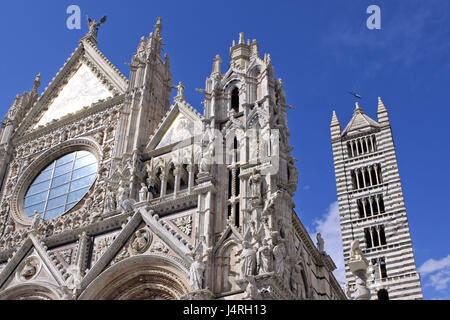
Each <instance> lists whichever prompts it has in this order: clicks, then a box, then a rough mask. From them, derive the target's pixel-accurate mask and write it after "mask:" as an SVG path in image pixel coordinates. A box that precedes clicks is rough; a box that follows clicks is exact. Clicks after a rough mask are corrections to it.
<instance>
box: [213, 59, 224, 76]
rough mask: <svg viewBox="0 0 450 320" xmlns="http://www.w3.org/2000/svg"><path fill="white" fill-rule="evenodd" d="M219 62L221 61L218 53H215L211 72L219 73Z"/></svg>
mask: <svg viewBox="0 0 450 320" xmlns="http://www.w3.org/2000/svg"><path fill="white" fill-rule="evenodd" d="M221 62H222V59H221V58H220V55H218V54H217V55H216V57H215V58H214V63H213V70H212V74H220V64H221Z"/></svg>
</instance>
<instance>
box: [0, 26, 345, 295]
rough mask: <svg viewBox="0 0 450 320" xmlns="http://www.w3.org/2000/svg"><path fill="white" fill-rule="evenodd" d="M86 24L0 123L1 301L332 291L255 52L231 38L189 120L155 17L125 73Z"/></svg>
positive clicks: (262, 60)
mask: <svg viewBox="0 0 450 320" xmlns="http://www.w3.org/2000/svg"><path fill="white" fill-rule="evenodd" d="M103 22H104V20H103V19H102V21H101V23H103ZM101 23H97V22H96V21H92V20H89V27H90V31H89V33H88V34H87V35H86V36H85V37H84V38H83V39H81V40H80V42H79V45H78V47H77V48H76V49H75V51H74V52H73V54H72V55H71V57H70V58H69V59H68V60H67V61H66V63H65V64H64V66H63V67H62V68H61V70H60V71H59V72H58V74H57V75H56V76H55V78H54V79H53V80H52V81H51V83H50V84H49V85H48V87H47V88H46V89H45V90H44V91H43V93H42V94H41V95H40V96H38V88H39V86H40V76H37V77H36V80H35V82H34V85H33V88H32V90H31V91H30V92H25V93H24V94H22V95H18V96H17V97H16V99H15V100H14V103H13V105H12V106H11V108H10V109H9V111H8V113H7V115H6V117H5V120H4V128H3V129H2V131H1V136H0V138H1V140H0V148H1V149H2V153H1V154H0V178H1V179H2V184H1V195H0V197H1V199H0V200H1V203H0V299H50V300H59V299H79V300H98V299H107V300H113V299H128V300H131V299H141V300H142V299H169V300H170V299H310V300H318V299H323V300H327V299H346V296H345V294H344V292H343V290H342V289H341V287H340V286H339V284H338V282H337V281H336V279H335V277H334V276H333V274H332V271H333V270H334V269H335V268H336V266H335V265H334V263H333V261H332V259H331V258H330V257H329V256H328V255H327V254H326V252H325V251H324V249H323V242H321V241H319V244H318V245H317V246H316V245H315V243H314V242H313V241H312V240H311V238H310V236H309V235H308V233H307V231H306V229H305V228H304V226H303V225H302V223H301V221H300V220H299V218H298V217H297V215H296V213H295V212H294V206H295V205H294V202H293V200H292V197H293V195H294V192H295V191H296V189H297V183H298V174H297V170H296V167H295V164H294V163H295V161H296V159H294V158H293V157H292V156H291V151H292V148H291V145H290V142H289V130H288V125H287V113H286V109H287V108H289V107H290V106H289V105H288V104H287V103H286V96H285V92H284V90H283V84H282V82H281V80H280V79H275V77H274V68H273V66H272V62H271V57H270V55H268V54H266V55H265V56H264V57H261V56H260V54H259V50H258V43H257V42H256V40H253V41H252V42H250V41H245V38H244V35H243V34H240V36H239V40H238V42H237V43H235V42H233V45H232V47H231V48H230V59H231V62H230V66H229V68H228V70H227V71H226V72H225V73H222V71H221V58H220V56H219V55H217V56H216V57H215V59H214V61H213V67H212V73H211V74H210V76H209V77H208V78H207V80H206V86H205V88H204V89H202V90H200V91H201V92H202V93H203V94H204V96H205V99H204V102H203V107H204V112H203V114H200V113H198V112H197V111H196V110H195V109H194V108H193V107H192V106H191V105H189V103H188V102H187V101H186V99H185V97H184V86H183V84H182V83H181V82H179V83H178V85H176V86H174V85H173V80H172V76H171V72H170V63H169V57H168V55H167V54H166V55H165V56H164V57H162V56H161V46H162V37H161V31H162V24H161V20H160V19H158V21H157V23H156V25H155V27H154V30H153V32H151V33H150V35H149V37H142V38H141V40H140V42H139V44H138V48H137V51H136V52H135V53H134V55H133V57H132V59H131V62H130V64H129V67H130V72H129V77H128V78H126V77H125V76H124V75H123V74H122V73H121V72H120V71H119V70H118V69H117V68H116V67H114V65H113V64H112V63H111V62H110V61H109V60H108V59H107V58H106V57H105V56H104V55H103V54H102V52H101V51H100V50H99V48H98V43H97V32H98V27H99V26H100V25H101ZM173 89H176V90H177V95H176V97H175V98H174V100H173V103H172V104H171V99H170V97H171V92H172V90H173Z"/></svg>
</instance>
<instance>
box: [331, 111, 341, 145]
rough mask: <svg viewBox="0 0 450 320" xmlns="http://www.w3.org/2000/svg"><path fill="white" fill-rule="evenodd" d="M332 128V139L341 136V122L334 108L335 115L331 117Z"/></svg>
mask: <svg viewBox="0 0 450 320" xmlns="http://www.w3.org/2000/svg"><path fill="white" fill-rule="evenodd" d="M330 130H331V138H332V139H335V138H339V137H340V136H341V124H340V123H339V120H338V118H337V115H336V111H334V110H333V117H332V118H331V124H330Z"/></svg>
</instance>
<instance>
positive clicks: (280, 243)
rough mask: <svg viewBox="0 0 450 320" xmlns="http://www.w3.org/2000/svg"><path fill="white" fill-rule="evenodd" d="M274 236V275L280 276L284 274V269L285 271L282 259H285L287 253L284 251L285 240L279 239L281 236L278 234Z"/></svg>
mask: <svg viewBox="0 0 450 320" xmlns="http://www.w3.org/2000/svg"><path fill="white" fill-rule="evenodd" d="M275 234H276V238H277V241H276V243H277V244H276V245H275V246H274V247H273V251H272V253H273V258H274V261H273V265H274V271H275V273H277V274H279V275H280V276H282V275H284V273H285V269H286V264H285V261H284V259H285V258H286V255H287V251H286V246H285V244H284V242H285V240H284V239H283V238H281V236H280V235H279V232H275Z"/></svg>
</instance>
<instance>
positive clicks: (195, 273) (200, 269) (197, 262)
mask: <svg viewBox="0 0 450 320" xmlns="http://www.w3.org/2000/svg"><path fill="white" fill-rule="evenodd" d="M205 269H206V267H205V264H204V262H203V261H202V255H201V254H194V262H192V264H191V268H190V270H189V284H190V285H191V289H192V290H193V291H196V290H202V289H203V278H204V273H205Z"/></svg>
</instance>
